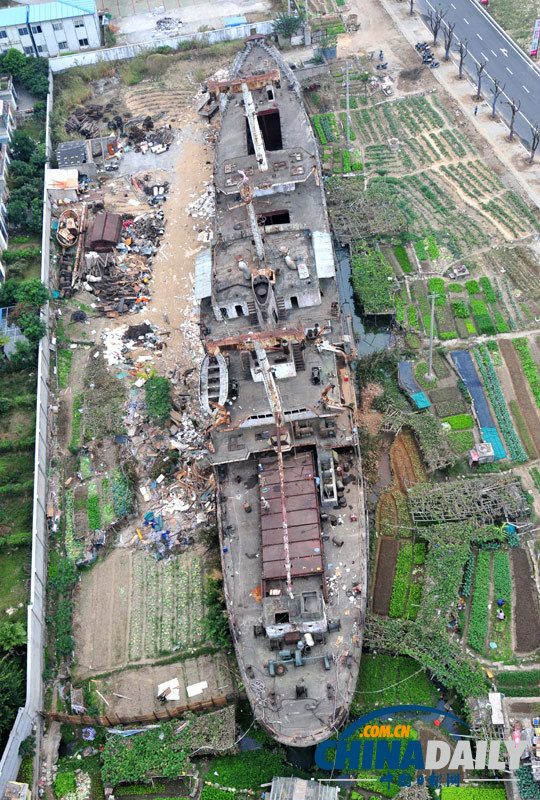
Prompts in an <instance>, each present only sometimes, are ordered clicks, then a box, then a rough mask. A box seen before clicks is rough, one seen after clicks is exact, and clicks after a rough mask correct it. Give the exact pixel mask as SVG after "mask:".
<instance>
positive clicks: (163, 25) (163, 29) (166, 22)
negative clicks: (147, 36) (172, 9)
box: [154, 17, 184, 37]
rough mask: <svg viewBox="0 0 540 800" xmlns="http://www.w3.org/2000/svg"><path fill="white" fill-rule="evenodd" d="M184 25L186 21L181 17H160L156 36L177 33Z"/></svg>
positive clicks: (155, 31) (156, 26)
mask: <svg viewBox="0 0 540 800" xmlns="http://www.w3.org/2000/svg"><path fill="white" fill-rule="evenodd" d="M183 27H184V23H183V22H182V20H180V19H173V18H172V17H162V18H161V19H158V21H157V22H156V25H155V30H154V37H158V36H162V35H163V34H171V33H177V32H178V31H179V30H180V28H183Z"/></svg>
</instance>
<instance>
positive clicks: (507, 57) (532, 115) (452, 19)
mask: <svg viewBox="0 0 540 800" xmlns="http://www.w3.org/2000/svg"><path fill="white" fill-rule="evenodd" d="M417 7H418V9H419V10H420V12H421V13H422V15H423V17H424V19H425V22H426V24H427V16H428V14H429V12H431V13H435V11H436V10H439V9H442V10H443V11H446V14H445V17H444V21H443V26H444V25H445V23H450V24H453V23H455V29H454V39H453V46H452V52H453V54H454V59H456V55H457V47H458V46H459V42H460V41H463V42H465V41H466V42H467V44H468V51H469V52H468V55H467V57H466V58H465V61H464V67H465V69H466V71H467V73H468V74H469V75H470V76H471V78H472V80H473V82H476V80H477V72H476V66H477V65H478V64H479V63H483V62H485V65H486V66H485V69H484V71H483V77H482V95H483V96H484V98H485V99H486V101H487V102H488V103H490V104H491V102H492V99H493V94H492V89H493V81H494V80H495V79H496V80H498V81H499V83H500V84H501V86H503V85H504V91H503V94H502V95H501V96H500V98H499V101H498V103H497V112H498V113H499V114H501V115H502V116H503V117H504V119H505V120H506V121H507V122H509V121H510V116H511V112H510V108H509V106H508V104H507V102H508V100H513V101H515V102H521V108H520V110H519V111H518V113H517V115H516V119H515V126H514V129H515V132H516V134H517V135H518V136H519V137H520V138H521V139H522V141H523V142H524V144H525V145H526V146H527V147H528V146H529V144H530V141H531V125H535V124H536V123H540V70H539V69H538V68H537V67H536V65H535V64H533V62H532V61H531V59H530V58H529V57H528V56H527V55H525V53H524V52H523V51H522V50H521V49H520V48H519V47H518V46H517V45H516V44H515V43H514V42H513V40H512V39H511V38H510V36H508V34H506V33H505V32H504V31H503V30H502V28H500V27H499V26H498V25H497V23H496V22H495V21H494V20H493V19H492V18H491V16H490V15H489V13H488V12H487V11H486V10H485V7H483V6H482V5H481V4H480V2H479V0H417ZM426 33H427V35H426V41H428V42H430V43H431V42H432V41H433V36H431V34H430V31H429V26H428V30H427V31H426ZM532 33H533V32H532V30H531V40H532ZM437 43H438V47H439V52H440V48H441V47H442V46H443V32H442V27H441V30H440V32H439V38H438V40H437ZM442 57H444V56H442Z"/></svg>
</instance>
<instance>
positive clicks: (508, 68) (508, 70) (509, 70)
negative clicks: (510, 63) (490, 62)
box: [506, 67, 514, 75]
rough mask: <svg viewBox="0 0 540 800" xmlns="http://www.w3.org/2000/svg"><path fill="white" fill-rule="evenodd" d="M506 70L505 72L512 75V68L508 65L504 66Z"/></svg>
mask: <svg viewBox="0 0 540 800" xmlns="http://www.w3.org/2000/svg"><path fill="white" fill-rule="evenodd" d="M506 71H507V72H509V73H510V75H513V74H514V73H513V72H512V70H511V69H510V67H506Z"/></svg>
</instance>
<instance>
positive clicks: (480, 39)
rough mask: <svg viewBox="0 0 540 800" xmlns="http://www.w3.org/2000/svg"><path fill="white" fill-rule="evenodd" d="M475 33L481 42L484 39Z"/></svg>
mask: <svg viewBox="0 0 540 800" xmlns="http://www.w3.org/2000/svg"><path fill="white" fill-rule="evenodd" d="M476 35H477V36H478V38H479V39H480V41H481V42H483V41H484V40H483V39H482V37H481V36H480V34H479V33H477V34H476Z"/></svg>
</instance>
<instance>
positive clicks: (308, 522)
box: [259, 453, 323, 580]
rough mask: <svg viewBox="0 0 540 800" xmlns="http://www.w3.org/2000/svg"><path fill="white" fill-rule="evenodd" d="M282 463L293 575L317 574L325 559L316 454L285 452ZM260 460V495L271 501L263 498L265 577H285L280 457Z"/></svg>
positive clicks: (295, 576)
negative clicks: (286, 453)
mask: <svg viewBox="0 0 540 800" xmlns="http://www.w3.org/2000/svg"><path fill="white" fill-rule="evenodd" d="M283 463H284V483H285V509H286V512H287V529H288V534H289V554H290V559H291V575H292V577H293V578H298V577H300V576H307V575H316V574H319V573H322V572H323V560H322V542H321V526H320V518H319V503H318V499H317V486H316V484H315V481H314V477H315V463H314V459H313V455H312V454H311V453H301V454H300V455H296V456H292V457H287V456H285V457H284V459H283ZM261 464H262V466H263V472H261V473H259V489H260V496H261V497H264V499H265V500H267V501H268V502H269V504H270V508H269V509H265V508H264V507H263V504H262V502H261V532H262V557H263V564H262V567H263V579H264V580H281V579H283V580H284V579H285V578H286V577H287V573H286V570H285V549H284V546H283V518H282V514H281V496H280V487H279V472H278V470H277V459H275V458H266V459H263V460H262V461H261Z"/></svg>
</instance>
